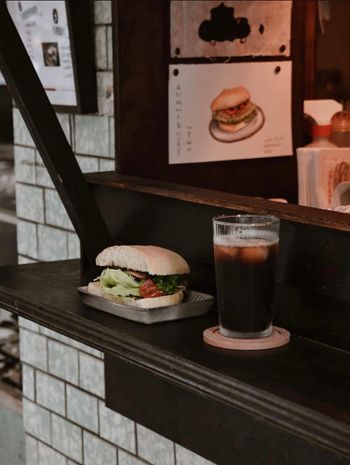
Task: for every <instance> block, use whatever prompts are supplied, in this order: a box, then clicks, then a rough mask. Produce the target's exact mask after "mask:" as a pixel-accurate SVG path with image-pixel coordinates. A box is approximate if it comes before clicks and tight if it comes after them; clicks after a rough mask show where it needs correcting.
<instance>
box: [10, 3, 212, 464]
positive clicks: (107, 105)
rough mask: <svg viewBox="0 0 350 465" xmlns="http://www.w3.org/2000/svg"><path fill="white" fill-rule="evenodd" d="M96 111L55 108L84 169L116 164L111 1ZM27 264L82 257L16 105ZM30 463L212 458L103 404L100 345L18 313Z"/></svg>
mask: <svg viewBox="0 0 350 465" xmlns="http://www.w3.org/2000/svg"><path fill="white" fill-rule="evenodd" d="M94 15H95V48H96V50H95V61H96V63H95V67H96V72H97V75H96V77H97V85H98V92H97V93H98V113H97V114H95V115H68V114H62V113H60V114H57V117H58V120H59V122H60V124H61V126H62V129H63V131H64V133H65V135H66V137H67V139H68V141H69V143H70V144H71V146H72V149H73V151H74V152H75V154H76V158H77V161H78V163H79V165H80V167H81V169H82V171H83V172H89V171H110V170H114V169H115V142H114V117H113V92H112V90H113V89H112V87H113V74H112V69H113V44H112V26H111V24H112V11H111V1H110V0H107V1H101V0H97V1H95V2H94ZM13 117H14V139H15V172H16V183H17V211H18V216H19V220H18V228H17V240H18V253H19V262H20V263H31V262H35V261H39V260H43V261H49V260H62V259H66V258H79V256H80V243H79V240H78V237H77V235H76V234H75V232H74V230H73V228H72V224H71V222H70V220H69V218H68V216H67V214H66V212H65V210H64V208H63V206H62V204H61V202H60V199H59V197H58V194H57V193H56V191H55V188H54V185H53V183H52V181H51V178H50V176H49V174H48V172H47V170H46V168H45V166H44V163H43V162H42V160H41V157H40V154H39V153H38V151H37V150H36V148H35V144H34V142H33V140H32V138H31V136H30V134H29V131H28V130H27V128H26V125H25V123H24V121H23V119H22V117H21V115H20V113H19V111H18V110H17V109H14V111H13ZM19 323H20V327H21V331H20V338H21V360H22V364H23V395H24V400H23V421H24V427H25V431H26V465H82V464H83V465H213V464H211V462H208V461H207V460H205V459H203V458H202V457H199V456H198V455H196V454H193V453H192V452H190V451H188V450H186V449H184V448H182V447H180V446H177V445H175V444H174V443H173V442H171V441H169V440H168V439H165V438H163V437H162V436H160V435H158V434H156V433H154V432H152V431H150V430H149V429H147V428H144V427H143V426H140V425H135V423H134V422H133V421H132V420H130V419H128V418H126V417H124V416H122V415H120V414H118V413H117V412H113V411H112V410H110V409H108V408H107V407H106V406H105V402H104V401H105V392H104V364H103V358H104V356H103V353H101V352H100V351H98V350H96V349H94V348H92V347H89V346H87V345H85V344H82V343H81V342H78V341H75V340H73V339H71V338H69V337H66V336H63V335H62V334H58V333H56V332H55V331H52V330H50V329H48V328H45V327H43V326H39V325H38V324H36V323H33V322H31V321H28V320H26V319H24V318H20V319H19Z"/></svg>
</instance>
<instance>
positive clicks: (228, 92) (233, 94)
mask: <svg viewBox="0 0 350 465" xmlns="http://www.w3.org/2000/svg"><path fill="white" fill-rule="evenodd" d="M249 99H250V93H249V91H248V90H247V89H246V88H245V87H243V86H239V87H232V88H231V89H223V90H222V91H221V92H220V94H219V95H218V96H217V97H216V98H215V99H214V100H213V101H212V102H211V105H210V108H211V111H213V112H214V111H220V110H226V109H227V108H232V107H236V106H237V105H240V104H241V103H243V102H245V101H246V100H249Z"/></svg>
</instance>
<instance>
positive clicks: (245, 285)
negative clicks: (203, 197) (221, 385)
mask: <svg viewBox="0 0 350 465" xmlns="http://www.w3.org/2000/svg"><path fill="white" fill-rule="evenodd" d="M279 223H280V222H279V219H278V218H277V217H275V216H272V215H227V216H218V217H215V218H214V219H213V226H214V257H215V275H216V289H217V302H218V311H219V330H220V333H221V334H222V335H223V336H226V337H233V338H260V337H266V336H269V335H270V334H271V332H272V308H271V306H272V297H273V291H274V281H275V268H276V261H277V253H278V240H279Z"/></svg>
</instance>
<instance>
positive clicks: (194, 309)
mask: <svg viewBox="0 0 350 465" xmlns="http://www.w3.org/2000/svg"><path fill="white" fill-rule="evenodd" d="M78 293H79V294H80V296H81V298H82V300H83V302H84V304H86V305H88V306H89V307H93V308H97V309H98V310H102V311H103V312H107V313H111V314H112V315H116V316H119V317H121V318H126V319H127V320H131V321H137V322H138V323H144V324H146V325H149V324H152V323H160V322H162V321H173V320H180V319H182V318H190V317H193V316H199V315H204V314H205V313H208V312H209V310H210V309H211V307H212V306H213V305H214V302H215V298H214V297H213V296H211V295H208V294H203V293H201V292H197V291H191V290H188V291H187V292H186V296H185V299H184V301H183V302H182V303H181V304H177V305H169V306H167V307H160V308H136V307H132V306H131V305H122V304H118V303H116V302H112V301H110V300H107V299H104V298H103V297H99V296H97V295H93V294H90V293H89V292H88V291H87V286H83V287H78Z"/></svg>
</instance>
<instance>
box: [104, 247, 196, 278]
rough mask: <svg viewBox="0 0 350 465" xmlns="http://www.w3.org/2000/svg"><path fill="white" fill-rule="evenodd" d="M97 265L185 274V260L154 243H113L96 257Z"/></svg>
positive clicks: (154, 272) (152, 273)
mask: <svg viewBox="0 0 350 465" xmlns="http://www.w3.org/2000/svg"><path fill="white" fill-rule="evenodd" d="M96 265H98V266H115V267H119V268H126V269H128V270H134V271H143V272H146V273H149V274H151V275H170V274H186V273H189V272H190V268H189V266H188V263H187V262H186V260H184V259H183V258H182V257H181V256H180V255H179V254H177V253H176V252H173V251H172V250H168V249H164V248H163V247H158V246H155V245H114V246H111V247H107V248H106V249H104V250H103V251H102V252H101V253H99V254H98V255H97V257H96Z"/></svg>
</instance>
